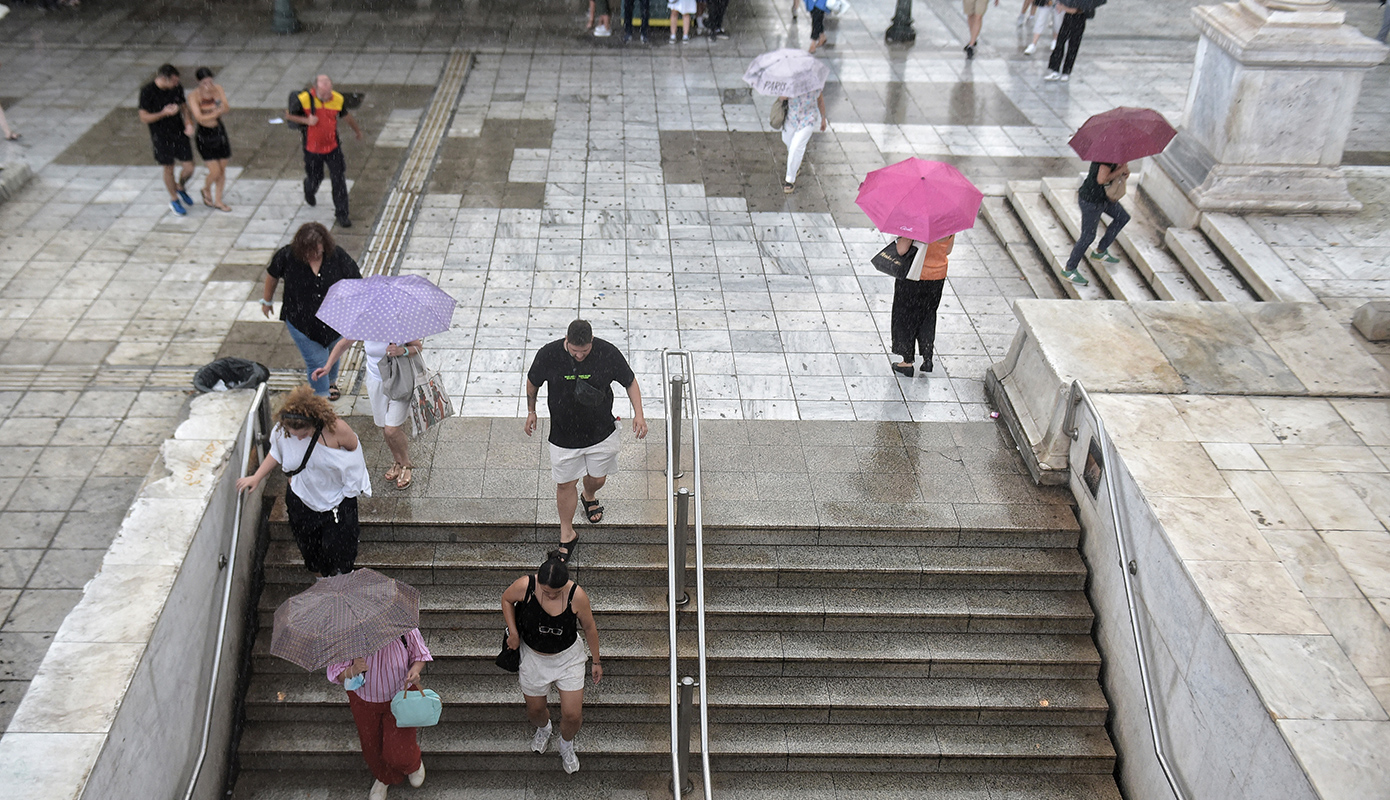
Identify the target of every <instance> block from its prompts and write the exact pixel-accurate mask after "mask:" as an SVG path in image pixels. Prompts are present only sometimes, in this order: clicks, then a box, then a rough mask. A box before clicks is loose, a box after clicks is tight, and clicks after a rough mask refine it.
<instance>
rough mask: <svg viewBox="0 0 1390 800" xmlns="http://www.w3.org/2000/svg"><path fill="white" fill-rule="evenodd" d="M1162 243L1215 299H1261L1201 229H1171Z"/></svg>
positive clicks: (1243, 300)
mask: <svg viewBox="0 0 1390 800" xmlns="http://www.w3.org/2000/svg"><path fill="white" fill-rule="evenodd" d="M1163 244H1164V246H1166V247H1167V248H1168V251H1169V252H1171V253H1172V254H1173V256H1174V257H1175V258H1177V260H1178V262H1179V263H1181V264H1182V265H1183V268H1184V269H1186V270H1187V274H1188V275H1190V276H1192V279H1193V280H1194V281H1195V282H1196V283H1197V285H1198V286H1199V287H1201V289H1202V293H1203V294H1205V295H1206V296H1207V297H1209V298H1211V299H1212V300H1216V301H1225V302H1230V303H1247V302H1255V301H1257V300H1259V298H1258V297H1256V296H1255V295H1254V293H1252V292H1251V291H1250V289H1249V288H1248V287H1247V286H1246V285H1245V282H1244V281H1242V280H1241V279H1240V276H1239V275H1236V274H1235V272H1234V271H1232V270H1231V269H1230V267H1228V266H1226V263H1225V262H1224V261H1222V259H1221V256H1219V255H1217V253H1216V250H1215V249H1214V248H1213V247H1212V246H1211V242H1208V241H1207V237H1205V236H1203V235H1202V232H1201V231H1199V230H1195V229H1193V228H1169V229H1168V230H1166V231H1164V233H1163Z"/></svg>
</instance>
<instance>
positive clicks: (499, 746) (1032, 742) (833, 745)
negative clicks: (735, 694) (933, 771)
mask: <svg viewBox="0 0 1390 800" xmlns="http://www.w3.org/2000/svg"><path fill="white" fill-rule="evenodd" d="M697 727H698V726H697ZM709 741H710V755H711V756H719V755H797V756H801V757H806V756H810V755H817V754H826V755H832V756H837V757H843V756H872V757H875V758H880V759H882V758H893V757H897V758H922V757H930V756H936V757H964V758H1029V759H1036V758H1049V757H1051V758H1057V757H1066V758H1094V759H1113V758H1114V757H1115V750H1114V748H1113V747H1112V746H1111V743H1110V739H1109V737H1108V736H1107V735H1106V734H1105V729H1104V728H1099V727H1097V726H1057V725H1039V726H1033V725H1005V726H984V725H920V726H917V725H796V724H765V725H758V724H737V725H719V724H714V723H711V724H710V729H709ZM576 742H577V743H578V744H579V753H580V757H581V759H582V758H583V757H584V755H586V754H588V755H596V754H614V755H617V754H621V755H642V754H656V755H661V754H669V753H670V752H671V745H670V728H669V727H668V726H667V725H661V724H651V723H633V724H625V725H591V726H587V727H586V728H584V730H583V731H582V732H581V734H580V736H579V737H578V738H577V739H576ZM698 743H699V737H698V734H696V735H693V736H692V750H694V751H696V752H698V750H699V744H698ZM530 744H531V736H530V729H529V726H527V724H526V723H525V722H524V721H522V722H520V723H486V722H471V723H448V722H441V723H440V724H438V725H436V726H434V727H432V728H429V729H427V730H425V731H422V733H421V736H420V749H421V750H422V751H423V752H424V753H425V755H426V758H428V757H429V756H431V755H439V754H445V753H485V754H494V753H496V754H525V755H533V754H532V753H531V749H530ZM240 752H241V754H242V757H243V758H245V757H247V756H248V755H252V754H256V753H272V754H279V755H284V754H290V753H305V754H315V753H322V754H338V753H356V752H360V748H359V746H358V741H357V731H356V729H355V728H354V727H353V726H352V725H348V724H342V723H333V722H299V721H296V722H265V721H262V722H257V723H254V724H250V725H247V726H246V728H245V729H244V731H243V733H242V738H241V747H240Z"/></svg>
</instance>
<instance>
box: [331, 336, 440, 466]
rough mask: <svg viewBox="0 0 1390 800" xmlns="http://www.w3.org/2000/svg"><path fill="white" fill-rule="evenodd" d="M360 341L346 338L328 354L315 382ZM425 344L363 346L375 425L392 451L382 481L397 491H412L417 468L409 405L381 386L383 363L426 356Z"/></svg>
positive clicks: (407, 401) (408, 402)
mask: <svg viewBox="0 0 1390 800" xmlns="http://www.w3.org/2000/svg"><path fill="white" fill-rule="evenodd" d="M357 341H358V340H357V339H348V338H347V337H344V338H342V339H339V340H338V343H337V344H335V345H334V346H333V351H332V352H331V353H329V354H328V363H326V364H324V365H323V366H322V367H319V368H318V369H316V370H314V378H315V379H318V378H320V377H322V376H324V375H327V374H328V372H329V370H330V369H332V367H333V365H334V364H337V363H338V359H339V358H342V355H343V353H345V352H347V349H348V347H350V346H351V345H352V344H353V343H355V342H357ZM424 349H425V343H424V342H423V341H422V340H420V339H416V340H415V341H413V342H406V343H405V344H395V343H394V342H368V341H364V342H362V355H363V356H365V358H364V361H365V364H366V371H367V375H366V384H367V398H368V399H370V400H371V401H372V422H374V423H376V426H377V427H378V428H381V436H382V438H383V439H385V440H386V446H387V447H388V448H390V450H391V458H392V460H393V463H392V465H391V468H390V469H388V470H386V473H385V474H384V475H382V476H381V477H382V478H383V479H384V480H386V481H388V482H391V483H394V484H395V486H396V488H397V489H409V488H410V484H411V483H413V482H414V480H415V473H414V469H415V466H414V464H412V463H411V461H410V437H409V435H408V434H407V433H406V430H405V425H406V424H407V423H408V422H409V421H410V401H409V400H396V399H394V398H392V397H388V396H387V394H386V392H385V391H384V390H383V388H382V384H381V367H380V363H381V360H382V359H384V358H387V357H392V358H402V357H406V358H408V357H410V356H418V355H420V354H421V353H422V352H424Z"/></svg>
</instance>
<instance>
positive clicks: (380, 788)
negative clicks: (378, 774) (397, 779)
mask: <svg viewBox="0 0 1390 800" xmlns="http://www.w3.org/2000/svg"><path fill="white" fill-rule="evenodd" d="M388 788H389V787H388V786H387V785H386V784H384V783H382V782H381V781H372V791H371V792H370V793H369V794H368V795H367V800H386V790H387V789H388Z"/></svg>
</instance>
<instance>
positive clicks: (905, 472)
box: [234, 419, 1119, 800]
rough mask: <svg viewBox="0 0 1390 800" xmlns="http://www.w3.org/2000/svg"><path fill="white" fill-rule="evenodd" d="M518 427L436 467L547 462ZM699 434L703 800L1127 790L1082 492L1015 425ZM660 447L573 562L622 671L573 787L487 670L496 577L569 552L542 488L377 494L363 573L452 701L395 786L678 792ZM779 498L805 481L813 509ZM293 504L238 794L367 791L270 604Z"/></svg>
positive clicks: (443, 455)
mask: <svg viewBox="0 0 1390 800" xmlns="http://www.w3.org/2000/svg"><path fill="white" fill-rule="evenodd" d="M503 423H513V421H511V420H476V419H455V420H449V421H448V422H446V423H445V424H444V427H443V429H442V431H441V432H440V434H438V439H437V440H436V441H434V442H432V443H431V444H432V446H433V452H432V453H431V454H430V455H429V456H428V457H430V458H432V459H434V461H435V463H437V464H445V463H449V462H448V461H447V459H450V458H453V456H451V455H449V453H450V451H452V450H460V449H463V450H469V451H472V452H475V453H479V454H480V460H481V462H482V463H484V464H504V463H505V464H516V463H519V462H521V461H526V462H527V463H529V459H531V458H534V459H535V460H536V463H537V464H539V462H540V459H541V454H540V452H539V450H536V451H535V452H534V454H531V453H530V451H529V450H526V451H524V453H523V451H521V450H519V449H518V448H526V447H527V446H528V445H527V443H524V442H519V441H517V440H518V439H520V438H521V433H520V431H519V430H513V429H514V428H518V427H519V426H516V425H515V424H505V425H504V424H503ZM701 426H702V433H703V436H704V441H703V442H702V445H701V461H702V463H701V466H702V468H703V476H704V485H703V486H702V488H703V489H704V497H703V498H702V499H703V505H704V517H705V518H704V541H705V549H704V553H703V556H704V569H705V581H706V588H705V603H704V609H703V610H704V613H705V616H706V624H707V637H708V645H707V651H706V658H707V664H708V678H707V686H706V690H707V693H708V704H709V707H708V709H707V714H708V717H709V730H708V732H707V734H708V738H709V747H710V762H711V774H712V786H711V789H712V794H713V796H715V797H723V796H753V795H754V794H757V795H758V796H769V795H773V796H775V793H776V792H786V793H790V792H793V791H794V792H796V793H798V795H802V794H804V793H805V792H812V793H813V795H814V796H826V797H830V796H848V794H850V793H855V794H856V796H861V797H862V796H864V795H863V792H865V791H868V792H870V793H871V795H872V794H877V793H878V792H879V791H882V792H883V793H885V796H887V795H888V794H893V793H897V792H907V793H908V794H909V795H912V796H933V797H947V798H955V797H960V798H964V797H976V798H978V797H981V796H986V797H993V796H995V795H996V794H998V795H999V796H1009V797H1020V798H1030V799H1031V798H1036V799H1037V800H1043V798H1078V800H1079V799H1080V798H1106V799H1108V798H1118V797H1119V794H1118V791H1117V789H1116V787H1115V783H1114V780H1113V778H1112V772H1113V769H1114V764H1115V752H1114V749H1113V747H1112V746H1111V743H1110V739H1109V737H1108V735H1107V732H1106V727H1105V725H1106V715H1107V711H1108V705H1107V703H1106V699H1105V697H1104V696H1103V694H1102V692H1101V689H1100V686H1099V683H1098V681H1097V674H1098V670H1099V667H1100V658H1099V655H1098V654H1097V651H1096V648H1095V645H1094V644H1093V642H1092V638H1091V625H1092V611H1091V607H1090V604H1089V603H1088V601H1087V598H1086V595H1085V592H1084V590H1085V586H1086V580H1087V573H1086V566H1085V564H1084V563H1083V562H1082V559H1081V557H1080V555H1079V553H1078V551H1077V541H1078V535H1079V527H1078V525H1077V523H1076V520H1075V517H1074V515H1073V514H1072V511H1071V508H1070V506H1069V505H1068V503H1069V501H1070V498H1069V497H1068V496H1067V495H1065V494H1064V493H1061V492H1059V491H1058V490H1055V489H1048V488H1038V487H1034V486H1032V484H1031V482H1029V481H1028V480H1027V478H1026V476H1025V475H1024V474H1023V467H1022V464H1021V463H1019V462H1018V457H1017V455H1016V453H1014V452H1013V447H1012V444H1011V443H1010V442H1009V441H1008V440H1007V438H1006V434H1003V433H1001V432H1000V430H999V429H998V428H996V427H995V426H994V425H992V424H989V423H966V424H928V425H916V424H907V423H902V424H900V423H851V422H839V423H831V424H821V423H815V422H775V421H758V422H745V421H737V422H734V421H718V420H703V421H701ZM663 439H664V436H663V435H662V434H661V433H659V432H658V430H653V433H652V435H651V436H650V437H649V440H654V441H648V442H647V443H645V444H644V445H643V447H644V448H653V447H659V448H661V450H663V451H664V450H665V442H664V441H663ZM646 452H647V455H648V457H647V459H646V460H645V462H643V461H642V459H641V458H640V457H639V458H637V459H634V460H632V462H631V463H634V464H641V463H645V464H646V469H645V470H641V467H640V466H639V467H637V470H639V471H642V472H644V474H642V475H640V476H634V475H629V476H627V477H628V478H640V479H639V480H631V481H629V482H628V483H627V484H624V485H625V486H626V487H627V490H626V491H616V490H615V494H623V495H626V496H625V497H614V498H612V499H611V500H608V501H607V502H608V508H609V511H610V515H611V516H610V517H609V518H610V520H612V521H611V522H605V523H604V524H602V525H597V526H589V527H587V528H586V533H585V541H586V552H584V553H582V554H581V555H580V556H579V558H578V560H577V563H576V566H575V568H574V574H575V576H576V578H577V580H579V581H580V582H581V583H582V584H583V585H584V586H585V588H586V590H587V591H589V593H590V595H591V597H592V598H593V603H594V608H595V615H596V618H597V620H598V625H599V627H600V629H601V630H602V631H603V632H604V635H603V655H604V662H605V667H606V671H605V679H604V681H603V683H602V685H600V686H597V687H590V688H589V689H588V691H587V694H586V698H585V699H586V702H585V706H586V714H585V720H584V729H583V731H582V732H581V734H580V736H579V738H578V740H577V741H578V744H579V748H580V753H581V757H582V758H583V765H584V766H583V770H582V771H581V772H580V773H578V774H576V775H573V776H566V775H564V774H563V772H561V770H560V768H559V765H558V762H556V760H555V759H554V758H553V757H541V756H536V755H535V754H533V753H531V752H530V749H529V746H528V744H529V735H530V730H529V728H528V727H527V724H526V722H525V715H524V712H523V710H522V706H521V698H520V694H519V691H518V689H517V686H516V682H515V678H514V677H513V676H511V675H508V674H503V673H501V672H500V671H498V670H497V668H496V667H495V666H493V664H492V658H493V656H495V655H496V649H497V631H498V629H499V627H500V623H499V622H498V618H499V616H500V615H499V614H498V611H497V599H496V598H497V595H498V594H499V593H500V587H502V586H505V584H506V583H507V582H508V581H509V580H510V579H512V578H514V577H515V576H516V575H518V574H523V573H524V572H525V571H527V570H530V569H533V568H534V566H535V564H536V563H538V562H537V558H538V557H539V555H540V554H542V551H543V549H544V548H545V547H546V546H547V545H548V543H549V542H551V541H552V540H553V539H554V530H553V525H539V524H537V519H538V518H540V519H543V518H544V517H541V516H539V515H538V514H537V511H536V509H537V507H538V506H539V505H540V504H542V503H543V502H544V499H541V500H537V501H534V502H531V503H530V509H531V510H530V512H529V513H528V512H526V511H525V510H524V508H525V507H526V503H523V502H517V501H516V499H515V498H513V499H512V500H511V501H507V500H504V499H501V498H495V499H491V501H490V502H489V498H484V497H482V496H481V495H482V494H483V492H482V491H480V490H479V489H476V488H473V489H470V488H468V487H466V486H460V487H459V488H457V489H455V490H451V491H453V492H454V494H453V495H452V496H449V495H447V494H446V491H450V490H446V487H445V486H444V485H443V484H441V485H440V486H439V487H437V488H438V491H439V493H440V494H439V495H437V496H433V497H430V496H426V497H419V498H411V499H405V500H393V501H390V502H381V503H380V504H379V505H374V506H372V507H365V506H366V504H364V510H363V523H364V525H363V537H362V538H363V541H362V546H361V555H360V558H359V564H360V565H361V566H368V567H372V568H373V569H377V570H379V571H382V572H384V573H386V574H388V575H392V576H393V577H396V578H399V579H401V580H405V581H408V582H410V583H412V584H414V585H416V586H418V587H419V588H420V589H421V591H422V593H423V599H422V613H421V628H422V630H423V632H424V634H425V637H426V639H427V641H428V643H429V646H430V648H431V649H432V651H433V652H434V654H435V658H436V661H435V662H434V664H432V665H431V667H430V670H429V671H428V672H427V673H426V680H427V682H428V685H430V686H431V687H432V688H434V689H435V690H436V691H438V692H439V693H440V695H441V696H442V697H443V698H444V699H445V703H446V707H445V710H444V717H443V721H442V722H441V724H440V725H439V726H438V727H436V728H432V729H426V730H423V731H422V732H421V737H420V739H421V744H422V747H423V749H424V752H425V760H426V762H427V763H428V764H429V769H430V773H429V774H430V778H429V782H428V783H427V784H426V786H425V787H424V788H422V789H419V790H409V789H406V788H401V789H393V792H395V793H398V794H400V795H401V796H407V793H409V795H408V796H412V797H414V796H419V797H431V796H454V795H453V794H450V793H451V792H456V791H458V792H470V790H471V791H476V792H478V793H479V794H480V795H486V796H491V795H492V792H493V791H494V790H495V791H500V792H503V793H504V794H505V793H507V792H511V793H516V792H520V791H521V790H522V788H523V787H524V789H525V790H526V791H527V792H530V793H532V794H534V795H536V796H547V797H548V796H557V797H558V796H562V795H564V796H569V795H571V794H572V793H573V792H574V791H582V792H598V793H599V794H601V795H602V796H617V794H619V793H623V794H626V793H628V792H632V793H635V795H636V796H649V797H669V796H670V782H669V781H670V775H671V747H670V738H671V737H670V724H669V723H670V718H671V717H670V701H671V698H670V691H669V678H670V665H669V650H668V644H667V627H668V626H667V617H668V610H667V602H666V600H667V593H668V585H667V573H668V555H669V554H668V551H667V547H666V544H665V543H664V542H663V540H664V539H665V538H666V530H665V529H664V526H663V524H662V523H663V522H664V521H665V520H664V517H665V512H666V501H665V498H664V495H665V493H666V487H665V484H666V481H665V478H664V476H662V475H661V468H662V466H663V465H664V462H665V458H664V453H663V454H662V455H663V457H661V458H653V457H651V456H653V455H655V451H653V450H647V451H646ZM369 458H370V456H369ZM685 463H686V464H687V465H689V464H690V462H689V460H686V462H685ZM687 469H688V467H687ZM790 485H802V486H812V487H813V491H812V492H811V493H810V494H809V495H805V496H804V497H805V499H804V501H803V502H801V503H799V504H797V503H794V502H791V501H789V500H788V498H787V494H788V492H787V490H786V488H785V487H787V486H790ZM615 486H616V485H615ZM909 486H910V490H909V488H908V487H909ZM648 487H651V488H650V489H649V488H648ZM431 493H433V490H431ZM634 495H635V496H634ZM818 497H819V498H825V499H814V498H818ZM835 497H839V498H842V499H833V498H835ZM905 498H911V501H910V502H902V500H904V499H905ZM376 502H377V501H374V503H376ZM280 508H281V507H280V506H278V505H277V508H276V510H274V511H273V512H272V521H271V526H270V528H271V536H272V541H271V543H270V548H269V552H268V554H267V556H266V561H265V575H266V584H267V585H266V589H265V592H264V595H263V596H262V598H261V600H260V603H259V613H260V615H261V621H262V623H263V628H262V632H261V634H260V638H259V639H258V641H257V644H256V648H255V656H254V675H253V676H252V678H251V682H250V688H249V691H248V693H247V697H246V722H245V730H244V734H243V737H242V741H241V749H240V759H241V771H240V776H239V779H238V781H237V783H236V786H235V794H234V796H236V797H239V798H282V797H283V798H289V797H303V796H306V794H305V793H306V792H308V791H312V790H313V789H324V788H328V789H329V790H330V791H332V792H335V793H337V792H340V791H341V792H342V793H351V792H357V791H360V790H361V786H362V784H363V776H364V775H365V774H366V773H365V771H363V769H362V767H361V761H360V757H359V756H358V755H357V753H356V748H357V745H356V741H355V735H354V732H353V729H352V725H351V722H350V716H349V714H348V710H347V704H346V702H345V701H344V699H343V693H342V690H341V688H340V687H337V686H334V685H332V684H329V683H328V682H327V681H326V680H324V678H323V676H322V675H318V674H307V675H306V674H304V673H302V672H299V671H298V670H297V668H294V667H292V666H290V665H288V664H286V663H284V662H280V661H279V660H278V659H274V658H271V657H270V656H269V655H268V653H267V652H266V650H267V640H268V638H269V629H268V624H269V615H270V613H271V612H272V611H273V609H274V608H275V606H276V605H277V604H278V603H279V602H280V601H281V600H283V599H284V598H285V597H287V596H288V595H290V594H292V593H294V592H297V591H299V590H300V589H301V588H302V587H303V586H304V585H306V584H307V574H306V573H304V572H303V571H302V569H300V567H299V565H298V563H297V560H296V558H295V556H296V554H295V552H294V547H293V544H292V542H291V541H290V540H289V537H288V530H287V526H286V525H285V523H284V518H283V511H282V510H280ZM686 555H687V560H686V563H687V564H688V565H692V566H693V564H694V557H693V556H694V553H693V552H690V553H687V554H686ZM687 577H688V578H693V575H691V572H690V571H689V570H688V571H687ZM690 585H691V587H692V589H693V586H694V584H693V583H691V584H690ZM691 594H692V601H693V600H694V597H693V596H694V594H695V593H694V592H693V591H692V592H691ZM688 605H689V606H690V607H691V608H692V609H693V608H694V607H696V603H695V602H692V603H690V604H688ZM678 613H679V615H680V616H681V617H682V619H681V630H680V632H679V634H678V636H677V653H678V656H679V658H680V662H681V666H682V669H683V670H684V671H685V672H686V674H693V667H694V664H695V658H696V655H697V650H696V637H695V630H694V628H695V626H694V625H693V616H694V611H693V610H685V609H682V610H680V611H679V612H678ZM687 664H688V665H690V666H689V668H687V667H686V665H687ZM695 727H696V731H695V735H693V736H692V739H691V740H692V748H693V749H694V751H695V752H696V756H695V758H692V761H691V764H692V769H691V773H692V775H693V776H694V777H695V784H696V786H697V788H702V787H699V784H700V783H701V781H700V779H699V772H700V770H699V769H697V768H693V767H695V766H696V765H697V764H698V750H699V735H698V734H699V731H698V725H697V726H695ZM359 773H360V774H359ZM333 796H338V795H337V794H334V795H333ZM518 796H519V795H518Z"/></svg>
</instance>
